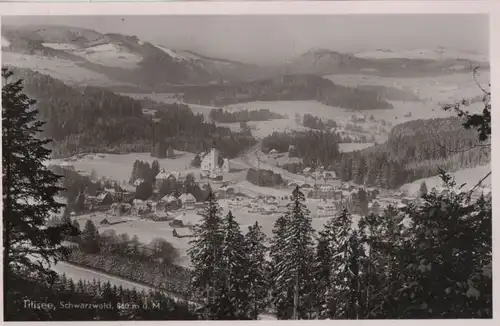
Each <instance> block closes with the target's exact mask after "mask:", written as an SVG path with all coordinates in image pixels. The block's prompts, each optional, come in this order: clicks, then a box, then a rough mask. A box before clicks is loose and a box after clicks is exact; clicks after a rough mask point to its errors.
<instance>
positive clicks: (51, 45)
mask: <svg viewBox="0 0 500 326" xmlns="http://www.w3.org/2000/svg"><path fill="white" fill-rule="evenodd" d="M42 45H43V46H45V47H47V48H51V49H54V50H62V51H72V50H77V49H79V47H78V46H76V45H74V44H70V43H42Z"/></svg>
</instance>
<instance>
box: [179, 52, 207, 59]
mask: <svg viewBox="0 0 500 326" xmlns="http://www.w3.org/2000/svg"><path fill="white" fill-rule="evenodd" d="M176 53H177V54H179V55H181V56H182V57H184V58H186V59H187V60H202V58H201V57H199V56H197V55H195V54H193V53H191V52H189V51H177V52H176Z"/></svg>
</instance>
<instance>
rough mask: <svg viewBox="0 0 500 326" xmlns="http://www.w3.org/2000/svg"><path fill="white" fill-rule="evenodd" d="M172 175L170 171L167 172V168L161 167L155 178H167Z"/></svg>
mask: <svg viewBox="0 0 500 326" xmlns="http://www.w3.org/2000/svg"><path fill="white" fill-rule="evenodd" d="M169 176H170V173H167V171H165V169H161V170H160V172H159V173H158V174H157V175H156V177H155V179H163V180H166V179H168V177H169Z"/></svg>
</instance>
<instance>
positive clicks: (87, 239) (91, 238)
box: [81, 220, 100, 253]
mask: <svg viewBox="0 0 500 326" xmlns="http://www.w3.org/2000/svg"><path fill="white" fill-rule="evenodd" d="M81 248H82V250H83V251H84V252H87V253H98V252H99V249H100V248H99V231H98V230H97V228H96V226H95V225H94V223H93V222H92V221H91V220H87V222H86V223H85V227H84V228H83V231H82V235H81Z"/></svg>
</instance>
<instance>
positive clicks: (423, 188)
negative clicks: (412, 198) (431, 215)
mask: <svg viewBox="0 0 500 326" xmlns="http://www.w3.org/2000/svg"><path fill="white" fill-rule="evenodd" d="M427 191H428V190H427V185H426V184H425V181H422V183H421V184H420V189H419V195H420V196H421V197H422V196H425V195H427Z"/></svg>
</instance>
